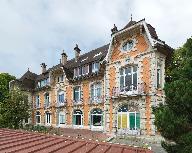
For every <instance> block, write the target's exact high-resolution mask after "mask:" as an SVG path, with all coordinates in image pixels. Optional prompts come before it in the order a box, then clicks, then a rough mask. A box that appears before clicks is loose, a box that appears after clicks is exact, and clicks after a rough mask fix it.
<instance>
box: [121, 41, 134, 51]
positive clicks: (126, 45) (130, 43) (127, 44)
mask: <svg viewBox="0 0 192 153" xmlns="http://www.w3.org/2000/svg"><path fill="white" fill-rule="evenodd" d="M133 45H134V41H133V40H129V41H126V42H125V43H123V45H122V50H123V51H130V50H131V49H132V48H133Z"/></svg>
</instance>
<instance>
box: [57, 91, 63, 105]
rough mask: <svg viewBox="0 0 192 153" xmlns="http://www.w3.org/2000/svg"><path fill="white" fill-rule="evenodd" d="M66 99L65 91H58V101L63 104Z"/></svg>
mask: <svg viewBox="0 0 192 153" xmlns="http://www.w3.org/2000/svg"><path fill="white" fill-rule="evenodd" d="M64 101H65V96H64V91H60V92H59V93H58V102H59V104H63V103H64Z"/></svg>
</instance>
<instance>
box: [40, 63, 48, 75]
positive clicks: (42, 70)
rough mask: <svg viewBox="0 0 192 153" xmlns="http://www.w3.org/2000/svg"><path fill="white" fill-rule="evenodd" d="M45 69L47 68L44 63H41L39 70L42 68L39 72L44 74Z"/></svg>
mask: <svg viewBox="0 0 192 153" xmlns="http://www.w3.org/2000/svg"><path fill="white" fill-rule="evenodd" d="M46 67H47V65H45V63H42V64H41V68H42V69H41V72H42V73H45V72H46Z"/></svg>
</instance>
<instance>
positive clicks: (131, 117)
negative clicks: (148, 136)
mask: <svg viewBox="0 0 192 153" xmlns="http://www.w3.org/2000/svg"><path fill="white" fill-rule="evenodd" d="M117 122H118V125H117V127H118V129H129V130H137V129H140V113H139V112H137V111H128V105H124V106H122V107H120V108H119V110H118V113H117Z"/></svg>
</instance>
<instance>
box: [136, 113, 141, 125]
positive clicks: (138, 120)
mask: <svg viewBox="0 0 192 153" xmlns="http://www.w3.org/2000/svg"><path fill="white" fill-rule="evenodd" d="M136 127H137V128H138V129H140V113H137V114H136Z"/></svg>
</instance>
